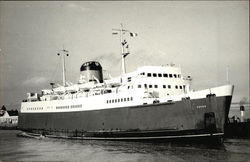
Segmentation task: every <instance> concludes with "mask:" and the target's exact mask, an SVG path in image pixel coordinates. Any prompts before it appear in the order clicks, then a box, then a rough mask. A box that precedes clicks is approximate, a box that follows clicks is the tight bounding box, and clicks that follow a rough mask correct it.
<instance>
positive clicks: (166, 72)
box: [18, 26, 234, 141]
mask: <svg viewBox="0 0 250 162" xmlns="http://www.w3.org/2000/svg"><path fill="white" fill-rule="evenodd" d="M113 30H114V32H115V33H114V34H120V38H121V54H122V55H121V56H122V57H121V59H122V74H121V76H119V77H116V78H105V77H104V76H103V70H102V66H101V64H100V63H99V62H97V61H88V62H85V63H83V64H82V66H81V67H80V79H79V82H78V83H77V84H67V82H66V79H65V68H64V67H65V66H64V64H63V85H62V86H56V85H55V84H54V83H53V84H51V85H52V88H51V89H44V90H42V91H41V93H28V98H27V99H26V100H23V101H22V103H21V113H20V114H19V123H18V124H19V128H20V129H21V130H23V131H24V132H26V133H28V134H35V135H43V136H46V137H55V138H73V139H102V140H160V141H161V140H166V139H167V140H168V139H196V138H209V139H219V140H221V139H223V135H224V124H225V121H226V120H227V118H228V113H229V109H230V104H231V99H232V94H233V88H234V86H233V85H222V86H219V87H214V88H207V89H204V90H198V91H195V90H192V89H191V88H190V85H191V81H192V79H191V77H190V76H187V77H186V76H184V75H183V74H182V73H181V68H180V67H179V66H175V65H173V64H170V65H165V66H143V67H139V68H138V69H137V70H135V71H133V72H129V73H126V68H125V57H126V56H127V55H128V54H129V52H128V44H127V41H126V40H125V39H124V35H125V34H126V33H128V34H130V35H131V36H134V35H133V34H134V33H131V32H130V31H128V30H124V29H123V27H122V26H121V28H120V29H113ZM58 55H61V56H62V60H63V61H62V62H63V63H64V62H65V60H64V59H65V56H67V55H68V51H67V50H63V52H62V53H59V54H58ZM204 79H206V78H204Z"/></svg>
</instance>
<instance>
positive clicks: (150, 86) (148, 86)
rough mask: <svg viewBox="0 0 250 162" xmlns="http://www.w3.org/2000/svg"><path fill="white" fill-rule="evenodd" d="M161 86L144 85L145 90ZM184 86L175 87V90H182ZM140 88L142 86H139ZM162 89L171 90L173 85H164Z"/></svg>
mask: <svg viewBox="0 0 250 162" xmlns="http://www.w3.org/2000/svg"><path fill="white" fill-rule="evenodd" d="M158 87H159V86H158V85H157V84H155V85H152V84H144V88H158ZM183 87H184V85H183V86H182V85H175V89H182V88H183ZM138 88H142V85H141V84H138ZM162 88H164V89H166V88H168V89H171V85H162Z"/></svg>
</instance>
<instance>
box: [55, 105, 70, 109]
mask: <svg viewBox="0 0 250 162" xmlns="http://www.w3.org/2000/svg"><path fill="white" fill-rule="evenodd" d="M68 108H69V106H56V109H68Z"/></svg>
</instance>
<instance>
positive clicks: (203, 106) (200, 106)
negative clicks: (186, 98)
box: [196, 105, 207, 109]
mask: <svg viewBox="0 0 250 162" xmlns="http://www.w3.org/2000/svg"><path fill="white" fill-rule="evenodd" d="M206 107H207V105H198V106H196V108H197V109H204V108H206Z"/></svg>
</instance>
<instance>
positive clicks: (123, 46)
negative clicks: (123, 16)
mask: <svg viewBox="0 0 250 162" xmlns="http://www.w3.org/2000/svg"><path fill="white" fill-rule="evenodd" d="M112 31H115V32H113V33H112V34H118V32H119V34H120V43H121V55H122V74H125V73H126V64H125V57H126V56H127V55H128V54H129V51H128V47H129V46H128V42H127V41H126V40H125V39H124V38H123V35H124V34H125V33H127V32H129V33H130V36H137V34H136V33H131V32H130V31H129V30H125V29H123V24H122V23H121V28H120V29H112Z"/></svg>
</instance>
